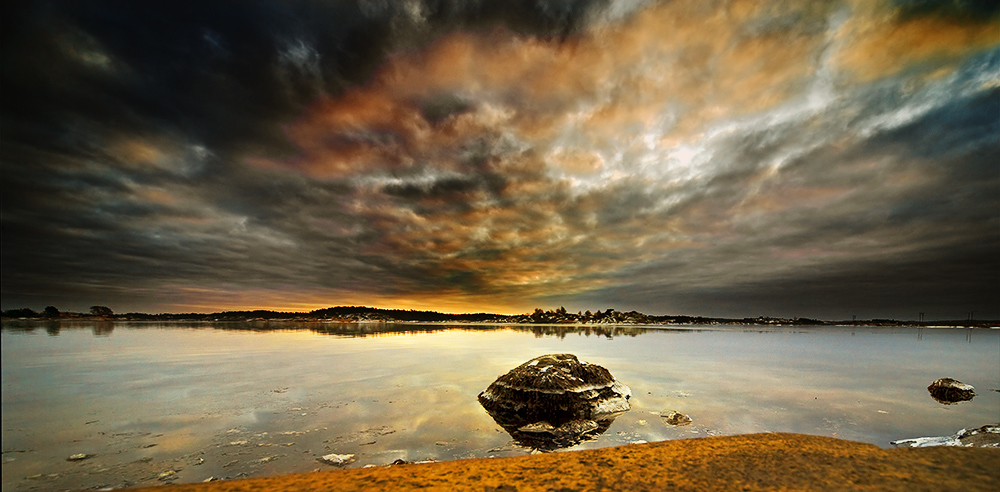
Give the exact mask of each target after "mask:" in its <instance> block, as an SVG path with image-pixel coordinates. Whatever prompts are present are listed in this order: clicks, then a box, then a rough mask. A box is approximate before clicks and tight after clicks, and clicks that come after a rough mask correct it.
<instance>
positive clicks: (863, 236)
mask: <svg viewBox="0 0 1000 492" xmlns="http://www.w3.org/2000/svg"><path fill="white" fill-rule="evenodd" d="M0 22H2V29H0V31H2V34H0V36H2V48H0V49H2V67H0V81H2V94H0V95H2V97H0V110H2V114H0V117H2V119H0V130H2V133H0V163H2V166H3V168H2V169H3V177H2V200H3V215H2V228H3V229H2V234H3V235H2V240H3V248H2V256H3V257H2V277H3V279H2V294H3V299H2V301H3V308H4V309H11V308H18V307H31V308H33V309H38V310H40V309H41V308H43V307H44V306H46V305H50V304H51V305H55V306H56V307H59V308H60V309H63V310H86V309H87V308H88V307H89V306H90V305H93V304H103V305H107V306H110V307H111V308H112V309H114V310H115V311H116V312H126V311H145V312H188V311H200V312H211V311H217V310H223V309H238V308H270V309H280V310H308V309H314V308H320V307H326V306H333V305H345V304H365V305H370V306H380V307H393V308H416V309H437V310H442V311H449V312H468V311H490V312H504V313H521V312H525V311H529V310H531V309H532V308H534V307H544V308H554V307H558V306H560V305H563V306H565V307H566V308H567V309H569V310H571V311H577V310H586V309H590V310H596V309H607V308H609V307H613V308H616V309H618V310H631V309H636V310H640V311H643V312H647V313H651V314H692V315H695V314H699V315H716V316H740V317H742V316H757V315H771V316H788V317H792V316H802V317H822V318H827V319H850V317H851V316H852V315H857V316H858V317H859V318H871V317H898V318H901V319H915V318H917V316H918V313H920V312H923V313H925V315H926V317H927V318H928V319H942V318H953V319H954V318H957V319H965V318H966V317H967V316H969V313H970V312H975V317H976V318H978V319H983V318H1000V164H998V163H1000V9H998V3H997V2H995V1H992V0H985V1H971V0H970V1H963V0H953V1H930V0H896V1H873V0H858V1H828V2H821V1H808V2H807V1H787V2H781V1H766V2H754V1H739V0H733V1H704V0H691V1H688V0H674V1H664V2H657V1H652V0H649V1H635V0H632V1H627V0H510V1H500V0H497V1H489V0H469V1H461V0H455V1H432V0H427V1H419V0H412V1H410V0H399V1H395V0H392V1H390V0H357V1H349V0H327V1H312V2H245V1H231V2H226V1H213V2H183V1H181V2H177V1H171V2H155V1H141V2H136V1H123V2H111V1H87V0H84V1H66V2H59V1H55V2H53V1H23V2H18V1H7V2H3V4H2V13H0Z"/></svg>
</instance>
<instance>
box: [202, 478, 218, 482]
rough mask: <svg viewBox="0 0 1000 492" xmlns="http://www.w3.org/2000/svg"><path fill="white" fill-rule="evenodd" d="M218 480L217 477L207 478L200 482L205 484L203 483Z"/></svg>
mask: <svg viewBox="0 0 1000 492" xmlns="http://www.w3.org/2000/svg"><path fill="white" fill-rule="evenodd" d="M218 479H219V477H208V478H206V479H204V480H202V483H205V482H214V481H216V480H218Z"/></svg>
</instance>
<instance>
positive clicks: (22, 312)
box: [3, 308, 38, 318]
mask: <svg viewBox="0 0 1000 492" xmlns="http://www.w3.org/2000/svg"><path fill="white" fill-rule="evenodd" d="M3 315H4V317H5V318H37V317H38V313H36V312H35V311H34V310H32V309H29V308H21V309H8V310H6V311H4V312H3Z"/></svg>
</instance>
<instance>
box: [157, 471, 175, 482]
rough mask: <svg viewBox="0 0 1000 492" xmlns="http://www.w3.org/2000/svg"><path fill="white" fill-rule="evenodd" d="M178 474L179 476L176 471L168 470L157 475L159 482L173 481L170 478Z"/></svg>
mask: <svg viewBox="0 0 1000 492" xmlns="http://www.w3.org/2000/svg"><path fill="white" fill-rule="evenodd" d="M176 474H177V472H176V471H174V470H167V471H165V472H163V473H161V474H159V475H157V476H156V479H157V480H171V478H170V477H173V476H174V475H176Z"/></svg>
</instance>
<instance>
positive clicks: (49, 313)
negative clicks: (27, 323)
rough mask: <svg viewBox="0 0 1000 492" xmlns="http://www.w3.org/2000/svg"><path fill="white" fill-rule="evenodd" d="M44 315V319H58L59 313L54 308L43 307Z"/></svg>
mask: <svg viewBox="0 0 1000 492" xmlns="http://www.w3.org/2000/svg"><path fill="white" fill-rule="evenodd" d="M44 314H45V317H46V318H58V317H59V314H60V313H59V310H58V309H56V307H55V306H45V311H44Z"/></svg>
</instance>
